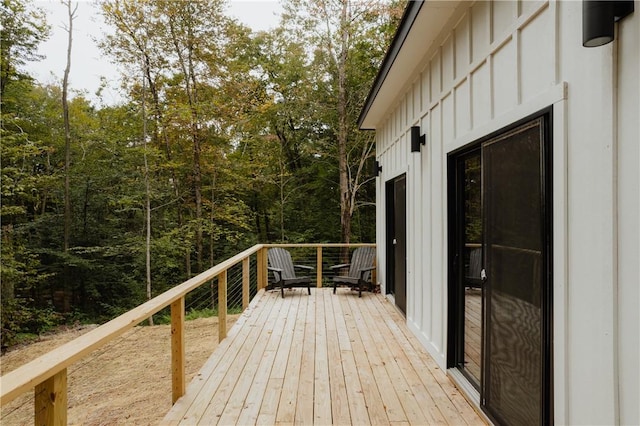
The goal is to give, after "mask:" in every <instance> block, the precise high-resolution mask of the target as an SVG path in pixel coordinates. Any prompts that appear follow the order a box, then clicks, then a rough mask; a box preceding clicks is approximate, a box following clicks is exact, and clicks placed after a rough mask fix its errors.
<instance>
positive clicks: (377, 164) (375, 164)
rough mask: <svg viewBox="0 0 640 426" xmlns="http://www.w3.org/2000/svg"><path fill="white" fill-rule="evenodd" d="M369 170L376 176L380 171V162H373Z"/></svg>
mask: <svg viewBox="0 0 640 426" xmlns="http://www.w3.org/2000/svg"><path fill="white" fill-rule="evenodd" d="M371 171H372V172H373V175H374V176H375V177H378V176H379V175H380V172H382V166H381V165H380V162H379V161H378V160H376V161H374V162H373V167H372V168H371Z"/></svg>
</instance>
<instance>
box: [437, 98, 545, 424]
mask: <svg viewBox="0 0 640 426" xmlns="http://www.w3.org/2000/svg"><path fill="white" fill-rule="evenodd" d="M540 117H543V136H542V137H543V141H542V185H543V193H544V194H543V196H542V199H541V200H540V201H541V205H542V210H543V211H544V214H543V222H544V223H543V229H544V230H545V235H544V250H545V253H544V256H543V263H544V269H543V270H544V272H545V275H544V277H543V286H542V287H543V288H542V324H541V332H542V333H543V335H544V339H543V342H542V345H543V353H542V359H541V362H542V374H543V377H542V378H541V379H542V381H541V386H542V395H541V398H542V399H541V401H542V407H543V408H542V413H541V419H542V422H543V423H544V424H553V423H554V408H553V406H554V403H553V379H554V373H553V370H554V369H553V255H554V252H553V234H554V228H553V190H554V187H553V106H549V107H546V108H544V109H542V110H539V111H537V112H535V113H533V114H529V115H527V116H526V117H524V118H521V119H519V120H517V121H516V122H514V123H512V124H509V125H508V126H505V127H503V128H500V129H498V130H496V131H494V132H491V133H490V134H488V135H486V136H483V137H482V138H480V139H477V140H475V141H473V142H470V143H468V144H466V145H464V146H462V147H460V148H458V149H455V150H453V151H451V152H449V153H447V188H446V189H447V199H448V202H447V241H448V246H447V272H448V277H447V290H448V298H447V308H448V314H447V330H448V331H447V344H446V348H447V355H446V366H447V369H456V371H458V372H460V373H461V376H462V377H464V380H467V381H468V382H469V384H470V386H472V387H474V386H473V385H471V382H470V381H469V379H468V378H467V377H466V375H465V374H464V372H462V371H460V370H459V369H458V368H457V365H458V363H459V362H460V361H459V357H460V353H461V351H462V350H463V348H461V346H460V340H461V337H460V333H464V323H461V321H460V318H459V314H460V311H461V309H463V306H461V303H464V300H463V298H462V297H461V286H460V282H461V280H463V279H464V271H463V269H464V267H463V265H461V262H459V261H458V260H457V258H456V256H457V255H458V254H459V249H460V247H459V245H460V244H459V241H460V240H461V236H460V231H459V229H460V228H459V227H460V223H461V219H460V214H459V204H458V203H459V199H460V194H459V189H458V179H459V170H458V166H457V163H458V161H459V159H460V158H463V157H464V156H466V155H469V154H470V153H471V152H473V151H475V150H477V149H481V147H482V144H483V143H485V142H487V141H489V140H491V139H493V138H495V137H497V136H499V135H502V134H504V133H507V132H509V131H511V130H513V129H515V128H517V127H520V126H522V125H523V124H525V123H527V122H529V121H532V120H535V119H536V118H540ZM483 185H484V183H483ZM483 223H484V218H483ZM483 227H484V225H483ZM483 232H484V230H483ZM483 247H484V237H483ZM483 267H484V255H483ZM461 274H462V275H461ZM482 297H483V306H482V311H483V312H482V318H483V319H482V321H483V324H482V327H481V328H482V351H483V352H484V350H485V348H484V346H485V344H486V342H485V340H486V337H485V335H484V330H485V324H484V321H485V319H484V317H485V306H484V297H485V289H484V288H483V296H482ZM462 312H464V311H462ZM462 338H464V335H462ZM482 371H483V372H482V373H481V374H482V375H484V362H483V367H482ZM482 380H484V379H482ZM482 380H481V381H482ZM479 395H480V401H478V404H479V408H481V409H482V411H483V413H485V414H486V415H487V416H488V417H489V419H491V420H492V421H496V419H495V418H494V417H493V416H492V415H491V413H489V412H487V411H486V410H485V409H484V407H483V401H482V400H483V397H482V384H481V389H479Z"/></svg>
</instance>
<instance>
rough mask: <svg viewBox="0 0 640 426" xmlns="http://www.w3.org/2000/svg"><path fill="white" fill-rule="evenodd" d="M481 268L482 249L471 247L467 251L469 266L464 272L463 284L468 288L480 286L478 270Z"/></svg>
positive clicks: (480, 280)
mask: <svg viewBox="0 0 640 426" xmlns="http://www.w3.org/2000/svg"><path fill="white" fill-rule="evenodd" d="M481 270H482V249H481V248H472V249H471V252H470V253H469V267H468V269H467V271H466V272H467V273H466V274H465V277H464V278H465V286H466V287H470V288H480V287H482V279H481V277H480V271H481Z"/></svg>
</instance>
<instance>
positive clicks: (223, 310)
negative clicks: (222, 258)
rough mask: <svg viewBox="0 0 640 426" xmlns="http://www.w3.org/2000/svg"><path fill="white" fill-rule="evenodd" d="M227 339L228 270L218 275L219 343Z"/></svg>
mask: <svg viewBox="0 0 640 426" xmlns="http://www.w3.org/2000/svg"><path fill="white" fill-rule="evenodd" d="M225 337H227V270H226V269H225V270H224V271H222V272H221V273H220V275H218V342H222V339H224V338H225Z"/></svg>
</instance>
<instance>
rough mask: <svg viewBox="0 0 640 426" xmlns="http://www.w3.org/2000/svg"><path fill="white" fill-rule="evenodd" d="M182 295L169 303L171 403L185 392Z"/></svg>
mask: <svg viewBox="0 0 640 426" xmlns="http://www.w3.org/2000/svg"><path fill="white" fill-rule="evenodd" d="M185 387H186V384H185V359H184V297H181V298H180V299H178V300H176V301H175V302H173V303H172V304H171V388H172V403H173V404H175V403H176V401H177V400H178V399H179V398H180V397H181V396H182V395H184V392H185Z"/></svg>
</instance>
